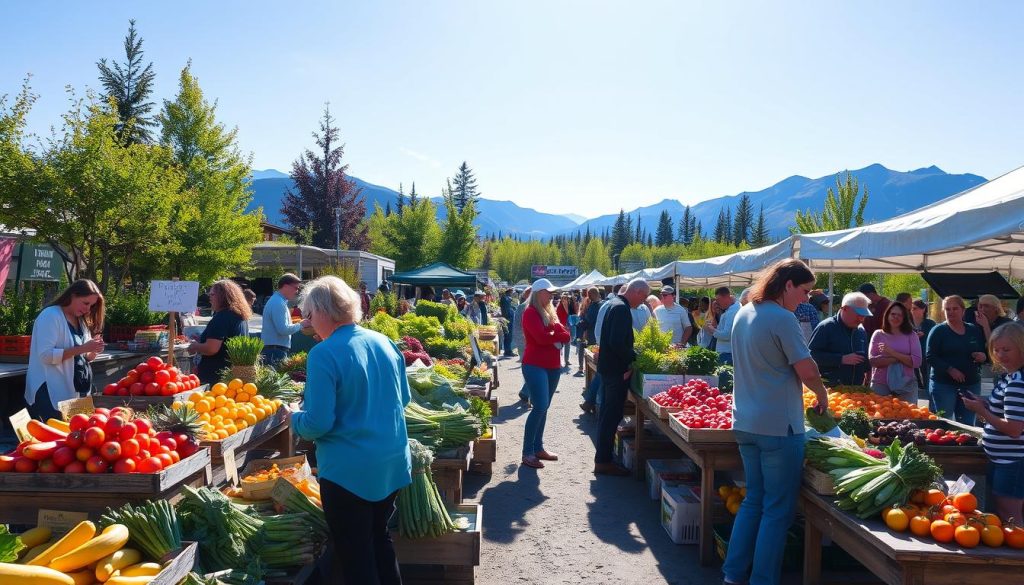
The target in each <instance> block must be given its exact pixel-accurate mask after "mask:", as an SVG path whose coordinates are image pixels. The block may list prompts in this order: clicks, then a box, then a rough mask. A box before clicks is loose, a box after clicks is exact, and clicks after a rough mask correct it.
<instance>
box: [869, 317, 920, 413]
mask: <svg viewBox="0 0 1024 585" xmlns="http://www.w3.org/2000/svg"><path fill="white" fill-rule="evenodd" d="M910 321H911V319H910V316H909V315H907V308H906V307H905V306H904V305H903V304H901V303H890V304H889V307H888V308H887V309H886V310H885V313H883V314H882V328H881V329H876V330H875V332H874V333H873V334H872V335H871V343H870V347H869V349H868V361H869V362H870V363H871V390H872V391H873V392H874V393H875V394H878V395H880V396H890V395H893V396H896V397H897V398H899V399H900V400H903V401H904V402H909V403H911V404H913V405H914V406H917V379H916V378H915V377H914V369H915V368H918V367H920V366H921V342H920V341H919V340H918V339H917V335H916V334H915V333H914V327H913V326H912V325H911V323H910Z"/></svg>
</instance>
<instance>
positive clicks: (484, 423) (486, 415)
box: [469, 396, 493, 435]
mask: <svg viewBox="0 0 1024 585" xmlns="http://www.w3.org/2000/svg"><path fill="white" fill-rule="evenodd" d="M469 413H470V414H472V415H473V416H475V417H477V418H478V419H480V434H481V435H484V434H487V430H488V429H490V428H491V416H492V414H493V413H492V412H491V405H490V403H489V402H487V401H486V400H484V399H483V398H480V397H479V396H470V397H469Z"/></svg>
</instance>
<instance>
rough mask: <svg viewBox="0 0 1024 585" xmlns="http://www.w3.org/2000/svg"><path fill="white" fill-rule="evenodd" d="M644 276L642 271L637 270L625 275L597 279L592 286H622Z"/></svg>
mask: <svg viewBox="0 0 1024 585" xmlns="http://www.w3.org/2000/svg"><path fill="white" fill-rule="evenodd" d="M643 276H644V271H643V270H637V271H636V272H629V273H627V274H619V275H616V276H607V277H605V278H599V279H597V280H596V281H594V282H593V283H592V284H593V285H594V286H622V285H624V284H626V283H627V282H629V281H631V280H633V279H634V278H641V277H643Z"/></svg>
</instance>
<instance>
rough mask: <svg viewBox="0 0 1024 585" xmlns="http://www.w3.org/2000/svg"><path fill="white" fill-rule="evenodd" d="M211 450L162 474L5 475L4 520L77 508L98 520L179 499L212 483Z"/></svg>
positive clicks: (0, 486) (0, 494) (1, 485)
mask: <svg viewBox="0 0 1024 585" xmlns="http://www.w3.org/2000/svg"><path fill="white" fill-rule="evenodd" d="M212 476H213V470H212V468H211V465H210V452H209V450H208V449H200V450H199V451H198V452H196V453H195V454H194V455H192V456H191V457H186V458H185V459H182V460H181V461H179V462H178V463H176V464H174V465H172V466H171V467H169V468H167V469H165V470H163V471H161V472H159V473H129V474H119V473H100V474H91V473H74V474H63V473H53V474H48V473H47V474H44V473H4V474H0V523H3V522H6V523H11V524H32V523H34V522H35V521H36V520H37V517H38V511H39V510H40V509H48V510H60V509H71V510H74V511H76V512H85V513H87V514H88V515H89V518H91V519H94V520H98V519H99V517H100V516H101V515H102V514H103V513H104V512H105V511H106V509H107V508H117V507H120V506H122V505H124V504H126V503H133V504H137V503H142V502H145V501H146V500H168V501H170V502H171V503H174V502H175V501H177V500H178V499H179V497H180V493H181V491H182V489H183V488H184V487H185V486H189V487H200V486H205V485H209V484H210V482H211V481H212Z"/></svg>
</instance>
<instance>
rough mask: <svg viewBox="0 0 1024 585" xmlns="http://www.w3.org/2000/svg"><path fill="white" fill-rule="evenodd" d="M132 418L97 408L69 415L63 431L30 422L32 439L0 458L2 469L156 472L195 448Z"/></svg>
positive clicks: (181, 436) (180, 437) (119, 411)
mask: <svg viewBox="0 0 1024 585" xmlns="http://www.w3.org/2000/svg"><path fill="white" fill-rule="evenodd" d="M131 416H132V415H131V411H130V410H128V409H124V408H121V407H117V408H114V409H112V410H107V409H106V408H97V409H96V410H95V411H94V412H93V414H92V416H88V415H85V414H76V415H74V416H72V417H71V420H70V421H68V423H67V428H68V430H67V431H64V430H62V429H60V428H57V427H55V426H52V425H50V424H46V423H43V422H41V421H37V420H32V421H30V422H29V424H28V427H27V430H28V432H29V433H30V434H31V435H32V439H30V440H28V441H24V442H22V443H21V444H20V445H18V448H17V449H15V450H14V451H12V452H11V453H9V454H7V455H2V456H0V471H15V472H20V473H33V472H38V473H107V472H113V473H135V472H138V473H156V472H158V471H160V470H162V469H164V468H166V467H170V466H171V465H174V464H175V463H177V462H178V461H180V460H181V459H184V458H185V457H188V456H189V455H192V454H193V453H195V452H196V450H197V449H198V448H199V446H198V445H197V444H196V443H195V442H194V441H192V440H190V439H189V438H188V436H187V435H184V434H179V435H175V434H173V433H171V432H170V431H161V432H154V430H153V425H152V424H151V423H150V422H149V420H148V419H145V418H135V419H132V418H131ZM54 424H56V423H54Z"/></svg>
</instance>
